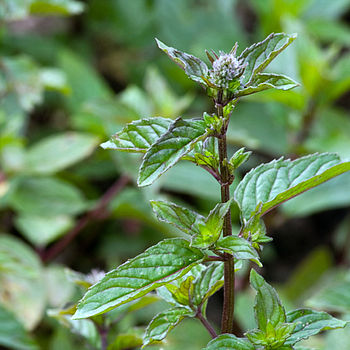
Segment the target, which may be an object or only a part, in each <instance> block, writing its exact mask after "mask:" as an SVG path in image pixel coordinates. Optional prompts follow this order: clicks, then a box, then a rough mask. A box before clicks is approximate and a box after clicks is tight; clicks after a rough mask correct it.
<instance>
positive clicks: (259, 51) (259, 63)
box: [238, 33, 297, 85]
mask: <svg viewBox="0 0 350 350" xmlns="http://www.w3.org/2000/svg"><path fill="white" fill-rule="evenodd" d="M296 37H297V36H296V34H292V35H288V34H285V33H277V34H275V33H272V34H270V35H269V36H268V37H267V38H266V39H265V40H263V41H261V42H259V43H256V44H253V45H252V46H250V47H248V48H246V49H245V50H244V51H243V52H242V53H241V55H240V56H239V58H238V60H242V64H246V68H245V71H244V75H243V79H242V84H244V85H250V83H251V82H252V81H253V78H254V77H255V75H257V74H258V73H260V72H262V71H263V70H264V69H265V68H266V67H267V65H268V64H269V63H270V62H271V61H272V60H273V59H274V58H275V57H276V56H277V55H278V54H279V53H280V52H282V51H283V50H284V49H285V48H286V47H287V46H288V45H290V44H291V43H292V42H293V41H294V40H295V39H296Z"/></svg>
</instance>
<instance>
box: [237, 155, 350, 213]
mask: <svg viewBox="0 0 350 350" xmlns="http://www.w3.org/2000/svg"><path fill="white" fill-rule="evenodd" d="M349 170H350V162H344V163H341V161H340V159H339V157H338V156H337V155H336V154H332V153H322V154H317V153H316V154H312V155H308V156H305V157H302V158H299V159H296V160H294V161H291V160H290V159H287V160H284V159H283V158H280V159H279V160H273V161H272V162H270V163H267V164H262V165H260V166H258V167H257V168H255V169H252V170H251V171H250V172H249V173H248V174H247V175H246V176H245V177H244V178H243V180H242V181H241V182H240V184H239V185H238V186H237V188H236V190H235V200H236V202H237V203H238V205H239V207H240V208H241V210H242V215H243V218H245V219H249V217H250V216H251V214H252V212H254V211H255V210H256V208H257V206H258V205H259V203H262V207H261V211H260V215H264V214H265V213H266V212H268V211H269V210H271V209H273V208H274V207H276V206H277V205H279V204H281V203H283V202H285V201H287V200H289V199H291V198H293V197H295V196H297V195H299V194H301V193H303V192H305V191H307V190H309V189H311V188H313V187H315V186H317V185H319V184H321V183H323V182H325V181H327V180H329V179H331V178H333V177H335V176H337V175H340V174H342V173H344V172H346V171H349Z"/></svg>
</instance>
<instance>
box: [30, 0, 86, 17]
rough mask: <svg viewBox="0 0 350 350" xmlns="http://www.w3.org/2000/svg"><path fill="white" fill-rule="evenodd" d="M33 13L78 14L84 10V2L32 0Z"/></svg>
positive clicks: (31, 11)
mask: <svg viewBox="0 0 350 350" xmlns="http://www.w3.org/2000/svg"><path fill="white" fill-rule="evenodd" d="M30 3H31V4H30V8H29V9H30V14H33V15H55V16H57V15H65V16H68V15H76V14H79V13H81V12H83V11H84V4H83V3H82V2H80V1H76V0H31V1H30Z"/></svg>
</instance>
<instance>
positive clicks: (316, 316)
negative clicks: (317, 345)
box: [286, 309, 347, 344]
mask: <svg viewBox="0 0 350 350" xmlns="http://www.w3.org/2000/svg"><path fill="white" fill-rule="evenodd" d="M287 322H291V323H296V327H295V329H294V331H293V333H292V335H291V337H290V338H289V339H288V340H287V341H286V344H295V343H297V342H298V341H300V340H302V339H307V338H309V337H311V336H312V335H315V334H318V333H319V332H322V331H324V330H327V329H336V328H344V327H345V326H346V325H347V322H345V321H341V320H338V319H337V318H335V317H332V316H331V315H329V314H327V313H326V312H321V311H314V310H310V309H298V310H294V311H291V312H288V313H287Z"/></svg>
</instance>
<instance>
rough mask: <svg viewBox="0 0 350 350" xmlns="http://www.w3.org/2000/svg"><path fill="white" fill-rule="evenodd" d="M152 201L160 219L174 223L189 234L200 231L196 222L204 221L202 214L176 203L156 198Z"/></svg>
mask: <svg viewBox="0 0 350 350" xmlns="http://www.w3.org/2000/svg"><path fill="white" fill-rule="evenodd" d="M150 203H151V206H152V209H153V211H154V213H155V214H156V216H157V219H158V220H160V221H163V222H166V223H168V224H171V225H174V226H175V227H177V228H178V229H179V230H181V231H182V232H184V233H186V234H188V235H192V234H194V233H198V227H197V225H196V224H197V223H198V222H204V217H203V216H202V215H200V214H197V213H196V212H195V211H193V210H190V209H187V208H184V207H181V206H179V205H176V204H174V203H170V202H166V201H155V200H153V201H151V202H150Z"/></svg>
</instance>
